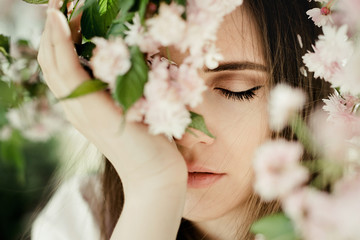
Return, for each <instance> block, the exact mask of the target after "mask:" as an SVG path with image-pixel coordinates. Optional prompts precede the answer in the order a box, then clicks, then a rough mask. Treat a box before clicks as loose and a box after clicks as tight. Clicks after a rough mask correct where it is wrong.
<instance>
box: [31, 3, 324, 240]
mask: <svg viewBox="0 0 360 240" xmlns="http://www.w3.org/2000/svg"><path fill="white" fill-rule="evenodd" d="M57 5H58V1H57V0H53V1H50V8H51V10H49V12H48V20H47V23H46V27H45V31H44V34H43V38H42V42H41V47H40V52H39V62H40V65H41V68H42V70H43V73H44V76H45V79H46V81H47V83H48V85H49V87H50V88H51V90H52V91H53V92H54V94H55V95H56V96H57V97H63V96H66V95H67V94H68V93H69V92H71V90H73V89H74V88H75V87H76V86H78V85H79V84H80V83H81V82H83V81H86V80H87V79H89V76H88V74H87V72H86V71H84V70H83V69H82V67H81V65H80V64H79V62H78V58H77V56H76V54H75V52H74V50H73V45H72V41H71V34H70V29H69V28H68V26H67V23H66V21H65V18H63V17H62V16H61V14H60V13H59V12H58V11H57V10H55V9H54V7H55V6H57ZM310 5H312V4H311V3H308V2H307V1H305V0H304V1H299V0H292V1H288V0H274V1H267V0H248V1H244V3H243V5H242V6H241V7H239V8H237V9H236V10H235V11H233V12H232V13H231V14H229V15H227V16H226V17H225V20H224V21H223V23H222V25H221V27H220V29H219V32H218V34H217V36H218V40H217V44H216V45H217V47H218V48H219V49H220V52H221V53H222V55H223V56H224V60H223V62H221V63H220V65H219V67H218V68H216V69H214V70H209V69H203V70H201V72H200V74H201V76H202V78H203V79H204V81H205V82H206V84H207V85H208V90H207V91H206V92H205V93H204V95H203V97H204V101H203V102H202V104H200V105H199V106H198V107H196V108H195V109H192V110H193V111H194V112H197V113H200V114H202V115H203V116H204V118H205V121H206V124H207V126H208V128H209V130H210V132H211V133H212V134H213V135H215V136H216V138H210V137H208V136H207V135H205V134H203V133H201V132H198V131H195V135H196V136H195V135H193V134H189V133H186V134H185V135H184V136H183V137H182V138H181V139H180V140H176V141H175V142H173V143H171V142H169V141H168V140H167V139H166V138H165V137H164V136H152V135H149V134H148V132H147V128H146V126H144V125H142V124H136V123H127V124H126V127H125V129H124V132H123V133H122V134H119V133H118V126H119V122H121V119H122V115H121V111H119V109H118V107H117V106H115V104H114V103H113V101H112V99H111V97H110V96H109V95H108V94H107V93H105V92H98V93H94V94H91V95H88V96H84V97H81V98H78V99H75V100H67V101H64V102H63V106H64V109H65V112H66V116H67V118H68V119H69V121H70V122H71V123H72V124H73V125H74V126H75V127H76V128H77V129H78V130H79V131H80V132H81V133H82V134H83V135H84V136H85V137H86V138H87V139H88V140H89V141H91V142H92V143H94V144H95V145H96V146H97V148H98V149H99V150H100V151H101V152H102V153H103V154H104V156H105V157H106V166H105V170H104V173H103V176H102V178H101V180H102V181H101V184H102V190H101V191H98V192H100V196H101V199H103V201H98V202H95V203H94V202H93V201H85V202H86V203H84V204H88V208H89V209H91V210H92V213H93V214H92V215H91V216H92V217H94V219H97V220H98V221H97V222H96V221H95V224H94V226H95V228H99V229H100V232H101V235H102V237H103V238H105V239H166V240H167V239H175V238H177V239H224V240H225V239H252V238H253V236H252V235H251V234H250V233H249V226H250V224H251V223H252V222H253V221H254V220H255V219H257V218H259V217H261V216H263V215H265V214H267V213H271V212H276V211H278V210H279V206H278V205H277V203H276V202H273V203H264V202H262V201H261V200H260V199H259V197H257V196H256V195H255V194H254V193H253V191H252V180H253V172H252V169H251V165H252V162H251V160H252V157H253V154H254V151H255V149H256V148H257V147H258V146H259V145H260V144H261V143H262V142H264V141H265V140H266V139H269V138H271V137H275V134H274V133H272V132H271V131H270V130H269V128H268V116H267V96H268V93H269V90H270V89H271V88H272V86H274V84H276V83H279V82H286V83H287V84H290V85H292V86H295V87H301V88H303V89H304V90H305V92H307V93H308V102H309V104H308V106H307V107H306V109H305V110H304V116H308V113H309V112H310V111H311V110H312V109H313V108H314V107H315V106H316V104H317V103H320V101H321V99H322V98H324V97H325V96H327V95H328V92H329V87H328V86H322V83H321V82H320V81H314V80H313V79H312V76H311V75H310V74H308V76H307V77H305V76H304V75H302V74H301V73H300V72H301V71H300V69H301V67H302V66H303V64H302V61H301V57H302V56H303V55H304V54H305V53H306V50H307V49H310V47H311V44H312V43H313V42H314V40H315V38H316V36H317V34H318V32H319V31H318V29H317V28H316V27H315V26H314V25H313V23H312V22H310V21H309V20H308V19H307V16H306V14H305V12H306V10H307V9H310V8H311V6H310ZM298 35H301V40H302V42H301V43H300V42H299V36H298ZM162 54H163V53H160V55H162ZM163 55H165V56H166V54H163ZM170 55H171V57H172V60H173V61H174V62H175V63H177V64H179V63H181V61H182V59H183V58H184V55H182V54H180V53H179V52H177V51H175V50H174V49H171V53H170ZM104 126H106V127H104ZM280 135H282V136H285V137H287V138H288V139H291V138H293V136H292V134H291V132H290V131H289V130H285V131H283V132H282V133H281V134H280ZM119 176H120V178H121V181H120V178H119ZM79 192H80V190H79ZM85 195H86V194H85ZM83 196H84V194H83ZM85 198H87V199H91V198H92V196H91V194H90V195H87V196H85ZM54 199H57V200H56V201H53V202H52V203H50V205H56V204H60V203H61V202H63V201H67V200H66V198H63V197H61V196H60V195H59V194H57V195H55V197H54ZM68 205H72V202H71V201H70V202H68ZM82 207H83V206H82ZM49 208H50V207H49ZM75 211H76V210H75ZM44 212H45V213H44V214H43V215H41V216H40V217H39V219H38V221H37V224H36V225H35V227H34V231H33V232H34V239H37V236H40V234H39V228H40V227H39V226H40V225H41V224H39V222H44V221H45V220H44V219H46V216H49V215H47V214H46V212H51V211H50V210H45V211H44ZM64 212H66V209H64ZM96 213H97V214H96ZM59 214H60V215H59V216H57V217H56V218H59V219H61V218H62V219H66V216H65V215H66V214H62V213H60V212H59ZM75 215H76V214H75ZM44 216H45V217H44ZM53 218H54V217H53ZM41 219H42V220H41ZM70 220H72V221H73V222H75V223H76V224H79V222H76V219H75V220H74V219H69V221H70ZM66 223H67V224H68V225H71V224H70V223H69V222H65V223H64V224H65V225H66ZM47 224H48V225H50V226H51V223H49V222H48V223H47ZM54 225H56V224H53V225H52V229H55V230H57V231H58V232H60V233H59V234H60V235H62V236H66V237H67V238H71V237H72V236H79V235H76V234H78V233H75V232H79V231H80V232H81V231H82V230H80V229H77V228H78V227H74V229H71V231H73V233H70V231H68V232H65V231H64V230H63V229H69V226H67V227H64V226H54ZM80 225H81V224H80ZM89 226H90V225H83V227H84V229H88V227H89ZM91 226H92V225H91ZM72 234H73V235H72ZM35 236H36V237H35ZM83 236H85V235H83ZM66 237H64V238H66ZM75 238H76V237H74V239H75ZM39 239H40V237H39ZM94 239H96V236H95V237H94Z"/></svg>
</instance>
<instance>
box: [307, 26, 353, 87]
mask: <svg viewBox="0 0 360 240" xmlns="http://www.w3.org/2000/svg"><path fill="white" fill-rule="evenodd" d="M323 32H324V35H320V36H319V40H318V41H316V43H315V46H313V49H314V52H308V53H307V54H305V55H304V56H303V61H304V63H305V65H306V66H307V68H308V69H309V71H310V72H314V76H315V77H321V78H324V79H325V80H326V81H328V82H330V83H332V77H333V76H334V74H336V73H337V72H339V71H341V70H342V68H343V67H344V66H345V65H346V63H347V61H348V60H349V58H350V57H351V55H352V53H353V45H352V43H351V41H349V40H348V36H347V26H346V25H344V26H341V27H340V28H339V29H337V28H336V27H330V26H324V27H323Z"/></svg>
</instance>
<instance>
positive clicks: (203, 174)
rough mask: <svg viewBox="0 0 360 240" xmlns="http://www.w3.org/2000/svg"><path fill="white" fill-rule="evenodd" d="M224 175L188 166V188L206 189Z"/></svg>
mask: <svg viewBox="0 0 360 240" xmlns="http://www.w3.org/2000/svg"><path fill="white" fill-rule="evenodd" d="M224 175H225V173H217V172H214V171H213V170H211V169H208V168H204V167H200V166H188V181H187V185H188V187H189V188H206V187H209V186H211V185H212V184H214V183H215V182H217V181H218V180H220V179H221V178H222V177H223V176H224Z"/></svg>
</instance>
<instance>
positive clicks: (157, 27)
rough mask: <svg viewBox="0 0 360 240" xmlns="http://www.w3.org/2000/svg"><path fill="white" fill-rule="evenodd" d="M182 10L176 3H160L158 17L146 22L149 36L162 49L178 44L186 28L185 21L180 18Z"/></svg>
mask: <svg viewBox="0 0 360 240" xmlns="http://www.w3.org/2000/svg"><path fill="white" fill-rule="evenodd" d="M184 10H185V9H184V7H182V6H180V5H178V4H176V3H171V4H170V5H167V4H165V3H161V4H160V8H159V15H158V16H155V17H153V18H150V19H148V20H147V21H146V25H147V26H148V28H149V35H150V36H151V37H152V38H153V39H154V40H156V41H157V42H159V43H160V44H161V45H162V46H164V47H166V46H169V45H172V44H176V43H178V42H180V41H181V40H182V38H183V37H184V31H185V28H186V23H185V20H184V19H182V18H181V15H182V14H183V12H184Z"/></svg>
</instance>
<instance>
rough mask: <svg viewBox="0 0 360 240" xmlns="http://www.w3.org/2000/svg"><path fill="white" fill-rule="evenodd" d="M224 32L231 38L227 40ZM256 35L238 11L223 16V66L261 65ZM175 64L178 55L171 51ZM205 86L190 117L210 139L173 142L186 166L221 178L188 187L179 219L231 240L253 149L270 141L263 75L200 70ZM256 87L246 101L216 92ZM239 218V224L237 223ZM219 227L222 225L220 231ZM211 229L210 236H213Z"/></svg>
mask: <svg viewBox="0 0 360 240" xmlns="http://www.w3.org/2000/svg"><path fill="white" fill-rule="evenodd" d="M229 33H231V35H230V36H229ZM258 36H259V33H258V32H257V31H256V28H255V27H254V25H253V23H252V20H251V19H250V17H249V16H248V14H247V13H246V11H245V10H244V9H242V8H241V7H240V8H239V9H237V10H236V11H234V12H233V13H231V14H230V15H228V16H226V18H225V20H224V22H223V23H222V25H221V27H220V29H219V32H218V40H217V43H216V45H217V47H218V49H219V50H220V51H221V53H222V55H223V57H224V61H223V62H221V63H220V65H223V64H225V63H229V62H252V63H256V64H260V65H263V66H265V60H264V57H263V54H262V49H261V44H260V40H259V38H258ZM171 57H173V58H174V61H175V62H177V61H181V59H182V58H183V56H182V55H181V54H178V53H177V52H174V53H172V54H171ZM200 76H201V77H202V78H203V79H204V80H205V82H206V84H207V85H208V90H207V91H206V92H205V93H204V100H203V103H202V104H201V105H199V106H198V107H197V108H196V109H192V110H193V111H194V112H197V113H200V114H202V115H203V116H204V118H205V120H206V124H207V126H208V128H209V129H210V131H211V132H212V133H213V134H214V135H215V136H216V139H212V138H210V137H208V136H206V135H204V134H201V135H200V137H195V136H194V135H191V134H188V133H187V134H185V136H184V137H183V138H182V139H181V140H179V141H177V144H178V147H179V150H180V151H181V153H182V155H183V156H184V158H185V161H186V162H187V164H191V165H196V166H203V167H206V168H210V169H212V170H214V171H215V172H220V173H225V174H226V175H225V177H223V178H222V179H221V180H220V181H218V182H216V183H215V184H213V185H212V186H211V187H209V188H200V189H197V188H189V189H188V190H187V193H186V201H185V207H184V217H185V218H186V219H189V220H192V221H194V222H195V223H196V225H197V226H198V227H199V228H200V229H202V230H203V231H204V232H207V233H208V235H209V236H213V237H214V238H216V239H227V238H228V239H234V236H232V235H233V234H234V229H237V227H236V226H234V225H231V224H229V223H232V222H235V221H238V224H239V223H241V215H243V214H242V212H243V211H244V205H245V204H244V202H245V201H246V200H247V198H248V196H249V195H250V193H251V189H252V187H251V186H252V183H251V182H252V177H253V173H252V169H251V167H252V161H251V160H252V158H253V153H254V151H255V149H256V148H257V147H258V146H259V145H260V144H261V143H262V142H263V141H264V140H265V139H267V138H268V136H269V130H268V128H267V98H266V93H267V91H268V87H267V74H266V73H265V71H262V70H253V69H244V70H223V71H218V72H215V71H210V72H209V71H206V70H205V69H203V70H201V71H200ZM257 86H261V88H260V89H259V90H257V91H255V93H256V96H255V97H254V98H253V99H250V100H233V99H227V98H226V97H224V96H223V95H222V94H221V93H220V91H218V90H215V88H223V89H227V90H230V91H233V92H238V91H246V90H248V89H251V88H254V87H257ZM239 218H240V222H239ZM219 226H224V228H223V229H221V227H220V228H219ZM214 230H215V231H214Z"/></svg>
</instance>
